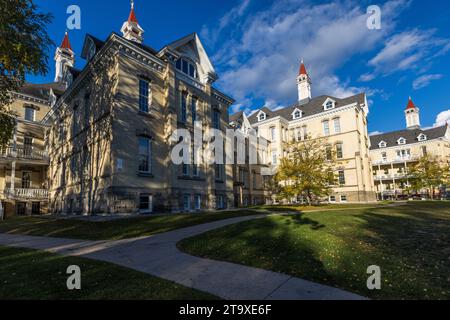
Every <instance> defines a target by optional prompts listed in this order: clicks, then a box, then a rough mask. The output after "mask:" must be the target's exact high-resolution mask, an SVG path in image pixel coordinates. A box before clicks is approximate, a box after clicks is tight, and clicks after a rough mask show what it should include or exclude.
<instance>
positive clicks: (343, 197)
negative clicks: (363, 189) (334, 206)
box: [339, 194, 348, 203]
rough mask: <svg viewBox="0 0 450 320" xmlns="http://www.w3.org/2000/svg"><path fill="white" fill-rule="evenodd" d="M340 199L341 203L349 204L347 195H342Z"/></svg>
mask: <svg viewBox="0 0 450 320" xmlns="http://www.w3.org/2000/svg"><path fill="white" fill-rule="evenodd" d="M339 199H340V202H342V203H347V202H348V198H347V195H345V194H341V195H340V197H339Z"/></svg>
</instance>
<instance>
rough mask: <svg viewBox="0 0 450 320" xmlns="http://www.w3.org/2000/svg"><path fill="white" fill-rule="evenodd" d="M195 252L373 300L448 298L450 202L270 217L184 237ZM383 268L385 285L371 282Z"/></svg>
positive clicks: (188, 248) (183, 246)
mask: <svg viewBox="0 0 450 320" xmlns="http://www.w3.org/2000/svg"><path fill="white" fill-rule="evenodd" d="M179 247H180V249H182V250H183V251H186V252H188V253H191V254H194V255H196V256H202V257H207V258H211V259H215V260H223V261H230V262H235V263H240V264H245V265H250V266H255V267H260V268H263V269H268V270H273V271H277V272H282V273H286V274H290V275H293V276H297V277H301V278H304V279H308V280H312V281H316V282H319V283H323V284H328V285H332V286H336V287H340V288H343V289H347V290H349V291H352V292H355V293H359V294H361V295H364V296H367V297H370V298H374V299H450V203H448V202H447V203H443V202H415V203H409V204H407V205H404V206H399V207H379V208H369V209H364V208H359V209H358V208H357V209H352V210H342V211H322V212H310V213H301V214H296V215H291V216H270V217H267V218H264V219H259V220H254V221H248V222H243V223H240V224H236V225H232V226H228V227H225V228H222V229H218V230H214V231H211V232H208V233H206V234H202V235H200V236H197V237H194V238H191V239H186V240H183V241H182V242H180V243H179ZM370 265H378V266H380V267H381V272H382V289H381V290H379V291H369V290H368V289H367V287H366V281H367V277H368V275H367V274H366V271H367V267H368V266H370Z"/></svg>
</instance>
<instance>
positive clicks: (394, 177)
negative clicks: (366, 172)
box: [374, 173, 408, 180]
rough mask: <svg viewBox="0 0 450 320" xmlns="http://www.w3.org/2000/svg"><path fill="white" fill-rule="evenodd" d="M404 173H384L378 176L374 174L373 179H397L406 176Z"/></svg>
mask: <svg viewBox="0 0 450 320" xmlns="http://www.w3.org/2000/svg"><path fill="white" fill-rule="evenodd" d="M407 177H408V175H407V174H406V173H396V174H384V175H379V176H374V179H375V180H397V179H404V178H407Z"/></svg>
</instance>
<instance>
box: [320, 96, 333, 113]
mask: <svg viewBox="0 0 450 320" xmlns="http://www.w3.org/2000/svg"><path fill="white" fill-rule="evenodd" d="M322 106H323V110H325V111H327V110H332V109H334V108H335V107H336V101H334V100H333V99H331V98H327V99H326V100H325V102H324V103H323V104H322Z"/></svg>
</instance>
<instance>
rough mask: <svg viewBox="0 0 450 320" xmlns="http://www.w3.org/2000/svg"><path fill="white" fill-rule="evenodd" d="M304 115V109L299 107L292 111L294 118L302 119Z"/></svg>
mask: <svg viewBox="0 0 450 320" xmlns="http://www.w3.org/2000/svg"><path fill="white" fill-rule="evenodd" d="M301 117H302V111H301V110H299V109H295V110H294V112H292V119H294V120H296V119H300V118H301Z"/></svg>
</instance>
